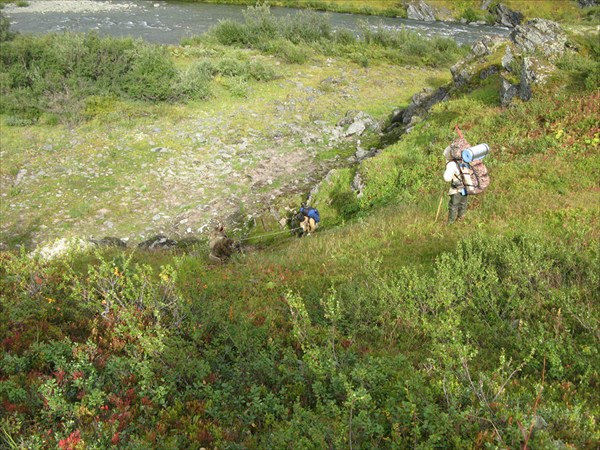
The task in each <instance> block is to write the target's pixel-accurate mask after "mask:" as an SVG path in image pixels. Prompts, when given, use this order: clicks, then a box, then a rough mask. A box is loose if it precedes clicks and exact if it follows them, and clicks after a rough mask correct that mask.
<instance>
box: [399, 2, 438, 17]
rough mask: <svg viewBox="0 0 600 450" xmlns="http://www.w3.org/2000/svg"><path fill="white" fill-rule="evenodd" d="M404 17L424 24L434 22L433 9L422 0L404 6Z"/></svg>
mask: <svg viewBox="0 0 600 450" xmlns="http://www.w3.org/2000/svg"><path fill="white" fill-rule="evenodd" d="M406 17H408V18H409V19H412V20H421V21H424V22H433V21H435V13H434V12H433V9H432V8H431V6H429V5H428V4H427V3H425V2H424V1H423V0H418V1H411V2H409V3H408V5H406Z"/></svg>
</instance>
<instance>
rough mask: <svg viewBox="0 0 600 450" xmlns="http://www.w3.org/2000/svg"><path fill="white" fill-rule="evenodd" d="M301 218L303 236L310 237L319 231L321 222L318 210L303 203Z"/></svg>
mask: <svg viewBox="0 0 600 450" xmlns="http://www.w3.org/2000/svg"><path fill="white" fill-rule="evenodd" d="M300 217H301V221H300V228H301V230H302V232H301V236H303V235H309V234H310V233H312V232H314V231H316V230H317V227H318V226H319V222H320V221H321V218H320V216H319V211H318V210H317V208H312V207H307V206H306V204H304V203H302V205H301V206H300Z"/></svg>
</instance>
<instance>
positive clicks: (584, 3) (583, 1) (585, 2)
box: [577, 0, 600, 8]
mask: <svg viewBox="0 0 600 450" xmlns="http://www.w3.org/2000/svg"><path fill="white" fill-rule="evenodd" d="M577 3H578V4H579V7H580V8H591V7H592V6H596V5H600V1H598V0H577Z"/></svg>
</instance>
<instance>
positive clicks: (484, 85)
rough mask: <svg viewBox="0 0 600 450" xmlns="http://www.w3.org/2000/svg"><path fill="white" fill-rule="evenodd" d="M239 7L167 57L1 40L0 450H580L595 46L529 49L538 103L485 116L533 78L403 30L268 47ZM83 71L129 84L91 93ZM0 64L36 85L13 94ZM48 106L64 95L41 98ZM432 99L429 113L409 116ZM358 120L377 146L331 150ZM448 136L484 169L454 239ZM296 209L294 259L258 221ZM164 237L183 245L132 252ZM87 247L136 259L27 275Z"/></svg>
mask: <svg viewBox="0 0 600 450" xmlns="http://www.w3.org/2000/svg"><path fill="white" fill-rule="evenodd" d="M253 11H254V12H256V16H254V19H256V20H254V19H252V18H250V19H249V20H248V22H247V23H246V24H245V25H244V26H242V25H232V24H225V25H221V27H222V28H220V29H218V30H217V31H216V32H215V33H214V34H213V35H211V36H209V37H207V38H206V39H197V40H190V41H189V42H187V43H185V44H186V46H181V47H170V48H168V50H167V52H165V53H158V52H156V50H155V49H154V48H146V47H142V48H138V47H135V45H134V44H133V43H131V42H127V41H119V40H101V39H97V38H96V37H93V36H92V37H88V38H82V37H77V36H65V37H64V40H57V41H52V40H51V39H53V38H41V39H40V40H35V39H34V40H27V39H23V40H20V39H15V40H14V41H7V42H6V43H3V44H2V45H3V47H2V50H3V51H2V52H0V55H3V56H2V58H3V59H2V64H3V65H2V66H0V68H2V71H1V72H2V80H4V81H3V83H4V84H2V85H1V87H2V89H4V90H3V93H4V94H5V95H4V96H3V97H2V103H1V104H0V107H1V108H3V109H2V110H1V111H2V117H1V118H2V123H3V124H2V167H1V170H0V176H1V179H2V188H1V189H2V190H1V193H2V197H1V198H2V204H1V205H0V208H1V212H2V240H3V243H4V244H5V245H4V246H5V248H4V249H2V251H1V252H0V273H1V278H0V314H1V316H2V320H0V341H1V350H2V353H1V357H0V402H1V404H2V408H0V442H2V443H3V445H4V446H6V447H8V448H12V449H19V448H40V449H45V448H57V447H58V448H61V449H75V448H110V447H116V448H128V449H142V448H144V449H145V448H166V449H180V448H197V449H200V448H211V449H213V448H214V449H223V448H230V449H234V448H256V449H265V448H266V449H281V448H294V449H296V448H302V449H304V448H306V449H309V448H361V449H372V448H434V447H435V448H457V449H460V448H489V447H493V448H526V449H537V448H540V449H541V448H544V449H545V448H578V449H579V448H582V449H583V448H594V447H595V445H596V443H597V442H598V441H599V440H600V433H599V431H598V426H597V420H598V414H599V413H600V408H599V405H600V403H599V400H600V398H599V396H598V392H600V391H599V389H598V385H599V374H598V367H600V364H599V363H600V358H599V354H598V348H599V346H598V344H599V340H600V332H599V330H600V328H599V325H600V311H599V309H598V300H599V298H600V296H599V294H600V292H599V286H600V279H599V275H598V273H600V271H598V270H597V269H598V263H599V260H598V258H599V246H598V243H599V238H600V236H599V232H598V230H599V226H598V225H599V220H600V210H599V207H598V206H599V204H600V186H599V183H598V181H599V180H600V177H599V175H600V158H599V153H598V148H599V144H600V127H599V124H598V118H599V104H600V93H599V91H598V74H599V66H598V53H599V48H598V44H597V35H595V34H593V35H589V36H586V35H584V36H581V35H575V34H569V35H568V36H567V37H568V45H565V49H566V51H565V53H564V54H562V55H561V56H552V58H549V59H547V58H545V57H542V56H540V54H541V52H540V51H539V50H540V49H538V52H537V53H536V54H535V59H536V61H535V62H536V66H535V67H536V70H540V71H537V72H535V73H537V74H538V75H539V74H541V73H542V72H541V70H542V69H543V71H544V72H543V73H544V74H545V76H544V77H543V78H544V80H543V82H540V81H539V79H538V80H537V81H536V82H535V83H532V84H531V86H529V87H530V88H531V97H530V98H529V99H528V100H527V101H523V100H521V99H520V98H519V95H523V92H522V91H520V92H519V94H518V95H517V96H515V97H514V98H513V99H511V100H510V101H509V102H507V104H503V101H504V100H505V98H504V97H503V95H502V93H503V92H505V90H504V89H503V85H504V81H506V82H512V83H515V84H514V85H517V84H521V81H520V80H523V79H527V77H528V76H527V75H524V73H525V74H527V73H530V72H529V69H530V68H531V67H530V65H529V64H530V63H531V62H532V60H533V56H531V55H525V56H522V55H518V54H517V52H516V50H517V47H516V46H513V45H512V44H506V43H498V44H497V46H493V45H490V47H486V49H488V50H489V51H490V53H489V54H485V53H484V54H483V56H481V57H477V58H474V59H469V58H473V52H469V50H468V49H458V48H456V47H455V46H453V45H452V44H451V43H449V42H447V41H444V40H438V41H436V42H434V43H425V42H423V41H422V40H421V39H419V38H417V37H415V36H413V35H410V34H407V33H401V34H400V35H394V34H387V33H380V34H373V35H370V36H367V38H366V39H365V41H364V42H363V41H352V40H350V37H349V36H340V35H337V37H333V38H329V37H327V36H324V34H325V35H326V34H327V33H326V31H327V30H326V29H325V33H323V30H324V28H323V27H314V26H312V25H314V22H311V21H310V20H309V21H307V22H303V23H302V26H299V27H297V28H296V29H295V30H296V32H298V33H300V32H302V31H304V34H302V35H303V36H304V38H303V39H298V40H296V41H295V42H294V41H292V40H289V39H288V38H284V37H281V38H280V39H277V40H276V43H277V45H275V46H274V45H273V44H271V43H272V42H273V40H272V39H271V40H267V39H264V36H263V35H261V34H260V33H261V31H260V30H265V29H267V30H271V31H273V32H274V33H277V32H280V31H281V29H284V30H288V29H289V27H288V26H289V24H283V26H282V24H281V23H277V22H276V21H275V22H273V21H272V18H270V16H269V15H268V14H267V15H265V14H266V11H265V10H264V9H260V8H259V9H257V10H253ZM257 24H259V25H261V26H260V27H254V25H257ZM265 24H266V25H268V26H263V25H265ZM311 24H312V25H311ZM321 25H322V24H321ZM271 26H272V27H273V28H270V27H271ZM279 27H281V28H279ZM315 29H319V30H321V31H320V32H319V33H321V34H319V38H318V39H314V40H311V39H310V38H309V37H308V36H315V35H314V34H311V33H308V32H307V30H310V31H311V32H315ZM240 36H242V37H243V38H244V39H246V40H245V41H244V42H238V41H236V40H237V39H240ZM226 42H228V43H226ZM49 43H51V44H53V45H48V44H49ZM495 45H496V44H495ZM477 48H479V47H476V49H477ZM507 48H510V49H512V50H510V52H514V56H515V59H514V61H510V60H508V58H507V57H506V55H507V54H508V52H509V51H508V50H507ZM81 49H101V50H102V51H90V52H89V53H86V52H85V51H82V50H81ZM417 49H420V50H417ZM573 49H577V50H576V51H575V50H573ZM21 50H26V51H23V52H22V53H21ZM438 52H439V53H438ZM98 54H101V55H103V57H106V58H109V57H110V58H112V59H107V60H110V61H111V64H112V66H111V68H112V69H115V68H120V69H121V68H122V69H123V73H125V76H124V79H125V81H122V80H121V79H119V78H112V73H113V72H115V70H113V71H111V73H110V74H103V73H98V72H93V73H95V78H94V84H93V83H91V82H90V84H86V83H87V81H86V80H89V79H91V78H89V77H88V74H89V70H90V69H89V65H87V63H88V62H89V60H87V59H86V58H87V57H88V55H98ZM132 54H133V55H136V57H135V58H132V59H127V58H128V57H130V56H131V55H132ZM432 54H435V55H436V57H435V58H432V57H431V55H432ZM12 55H17V56H18V57H19V58H28V57H31V59H30V60H28V61H30V62H31V64H30V65H28V66H27V67H28V68H31V67H36V70H32V71H31V73H34V74H39V73H42V72H43V71H46V72H44V73H46V74H47V76H46V77H37V78H36V76H33V75H32V76H31V77H30V78H28V79H27V82H28V83H29V84H27V83H22V84H21V85H20V90H19V91H18V92H17V93H18V94H19V96H18V97H17V96H16V94H15V91H16V89H15V88H14V86H17V85H18V82H22V81H23V78H19V77H17V76H16V74H15V72H13V71H10V70H7V68H8V69H10V68H11V67H13V64H16V63H14V61H23V60H22V59H19V58H14V59H11V58H12V57H13V56H12ZM31 55H34V56H31ZM74 55H77V58H74ZM528 58H530V59H528ZM75 59H77V60H78V61H82V63H81V64H80V65H75V67H74V69H72V70H73V77H72V78H69V76H70V74H69V72H68V71H65V70H64V69H62V68H63V65H62V64H64V61H69V62H71V61H73V60H75ZM459 60H463V61H470V63H469V64H464V63H461V64H459V65H455V63H456V62H457V61H459ZM140 61H141V62H140ZM147 61H152V62H153V64H152V65H148V64H146V63H147ZM39 62H43V64H42V63H39ZM169 62H171V63H172V65H171V64H169ZM9 63H10V64H9ZM35 63H39V64H38V65H37V66H36V65H35ZM537 64H539V65H537ZM151 66H154V67H155V66H159V67H160V68H161V70H160V71H153V70H151ZM19 67H22V66H19ZM71 67H72V66H71ZM131 67H132V68H133V69H132V70H131V72H127V71H126V69H130V68H131ZM450 67H454V69H453V70H452V72H451V71H450V70H449V69H450ZM457 67H460V68H461V69H462V70H457V69H456V68H457ZM139 68H141V69H140V70H138V69H139ZM55 69H57V70H55ZM492 69H493V70H492ZM117 72H119V71H117ZM19 73H20V72H19ZM163 73H167V75H168V78H165V77H163ZM185 74H187V75H185ZM252 74H254V75H252ZM465 74H467V75H465ZM482 74H485V76H482ZM200 75H201V76H200ZM11 77H12V78H11ZM74 79H76V80H78V81H77V83H75V82H73V80H74ZM167 79H168V80H171V83H172V82H173V80H176V81H177V82H176V83H174V85H173V84H170V83H166V81H165V80H167ZM6 80H12V81H13V83H14V84H13V85H11V86H13V87H12V88H10V89H9V88H7V86H8V85H9V84H8V83H7V82H6ZM132 80H133V81H136V82H139V81H140V80H143V81H144V82H145V84H144V88H143V89H141V88H137V86H139V84H134V83H132ZM193 80H195V81H196V83H193ZM198 80H200V81H198ZM55 83H56V84H55ZM120 83H123V84H120ZM509 84H510V83H509ZM98 85H101V86H102V88H103V89H104V90H100V91H93V89H96V88H97V86H98ZM167 85H168V86H167ZM26 86H30V87H32V89H31V90H29V91H28V90H27V89H26ZM56 86H68V87H69V89H67V90H62V91H61V90H57V91H56V92H58V93H62V94H63V95H64V94H65V93H67V92H68V93H69V94H70V96H69V97H68V98H65V97H59V96H57V95H55V96H48V95H47V93H48V90H49V89H50V88H56ZM182 86H185V88H182ZM449 86H450V87H449ZM41 87H43V89H42V88H41ZM167 88H168V89H167ZM440 88H443V89H447V90H448V93H449V94H448V98H447V99H446V100H445V101H442V102H440V103H437V104H434V105H432V106H431V108H429V109H428V110H427V111H420V112H419V114H418V115H414V116H411V117H410V119H409V118H408V117H407V116H406V111H408V110H411V105H414V104H415V101H416V100H415V98H417V99H421V100H423V99H427V98H429V96H430V95H432V94H434V93H435V92H439V91H438V89H440ZM90 92H92V96H90V97H85V96H83V95H89V94H90ZM207 92H210V95H206V93H207ZM190 93H193V94H194V95H195V96H194V95H192V94H190ZM414 94H418V95H417V96H416V97H414ZM79 95H82V97H79ZM160 96H163V97H162V99H158V100H157V98H158V97H160ZM150 97H156V98H150ZM15 98H18V99H20V100H21V101H18V102H17V101H14V99H15ZM40 99H42V100H40ZM417 110H418V108H417ZM352 111H362V112H364V113H366V114H368V115H369V116H370V117H371V118H372V119H373V120H374V121H375V122H376V123H377V124H379V127H375V128H373V129H372V130H370V131H369V129H365V131H364V133H363V134H362V135H361V136H357V135H355V134H346V132H347V131H348V128H349V126H351V125H354V124H356V123H357V121H356V119H355V118H356V115H355V113H352ZM348 112H351V113H350V114H347V113H348ZM405 117H406V118H407V123H404V122H403V121H402V120H401V119H403V118H405ZM345 119H346V120H345ZM369 123H370V122H368V123H367V125H368V124H369ZM456 126H458V127H460V129H461V130H462V132H463V133H464V135H465V137H466V138H467V139H468V141H469V142H471V143H472V144H476V143H482V142H485V143H487V144H488V145H489V146H490V148H491V154H490V155H489V156H487V157H486V159H485V163H486V165H487V167H488V168H489V170H490V176H491V184H490V187H489V188H488V190H486V191H485V192H484V193H482V194H478V195H477V196H473V197H472V198H471V199H470V201H469V209H468V213H467V216H466V217H465V220H464V221H463V222H461V223H458V224H454V225H451V226H448V225H446V223H445V222H446V220H445V219H446V215H447V209H446V208H447V206H446V204H447V195H446V193H447V190H448V185H447V183H445V182H444V181H443V180H442V173H443V171H444V168H445V160H444V158H443V156H442V151H443V150H444V148H445V147H446V146H447V145H448V144H449V143H450V142H451V141H452V140H453V139H454V138H455V137H456V132H455V127H456ZM366 128H368V127H366ZM371 149H374V151H373V152H372V154H370V155H369V157H367V158H365V159H361V158H357V155H360V154H361V150H365V151H367V152H368V151H369V150H371ZM357 159H361V160H360V161H357ZM217 161H220V162H217ZM324 175H326V176H325V177H324V178H323V176H324ZM357 184H359V185H360V188H357ZM316 186H318V188H317V189H313V188H314V187H316ZM311 190H312V192H311ZM309 192H310V200H311V203H312V204H313V205H315V206H317V207H318V208H319V210H320V212H321V216H322V221H321V224H320V228H319V230H318V231H317V232H316V233H313V234H311V235H310V236H307V237H303V238H297V237H295V236H292V235H291V233H290V230H289V229H288V228H285V229H281V228H279V225H278V223H277V220H278V218H282V217H285V216H286V214H290V211H289V208H296V207H297V206H299V203H300V201H302V200H305V199H306V198H307V196H308V195H309ZM240 199H243V200H244V202H240ZM265 203H268V205H269V206H268V207H267V210H266V211H262V212H260V214H256V215H254V216H252V214H253V213H255V212H256V211H255V210H256V209H260V207H261V205H263V204H265ZM204 205H210V206H211V208H212V209H206V210H205V209H203V207H204ZM240 205H243V207H240ZM440 205H441V206H440ZM102 209H104V211H101V210H102ZM212 212H214V213H215V214H214V215H213V214H212ZM249 216H252V217H253V218H254V219H253V220H252V221H250V222H251V223H246V222H245V219H247V218H248V217H249ZM216 220H222V221H226V222H227V223H231V224H237V225H238V226H239V227H240V228H239V230H231V232H232V236H233V237H234V238H235V239H237V240H239V241H240V242H241V243H242V244H243V245H242V248H243V252H241V253H238V254H236V255H234V256H233V257H232V258H231V259H230V260H229V261H228V262H227V263H225V264H222V265H215V264H214V263H212V262H211V261H210V260H209V259H208V256H207V254H208V248H207V245H206V242H205V239H204V237H203V235H202V233H201V232H200V230H199V229H200V228H202V227H203V226H205V225H206V224H211V223H214V222H215V221H216ZM232 226H233V225H232ZM188 228H190V229H191V230H192V231H191V232H188V231H187V229H188ZM159 232H165V233H166V234H168V235H169V236H171V237H176V238H177V239H178V240H182V241H183V240H185V238H186V236H189V237H191V238H195V239H190V240H189V241H188V242H187V245H186V246H185V248H184V247H183V246H180V247H175V248H172V249H170V250H154V251H150V250H143V249H140V248H137V244H138V243H139V242H140V241H142V240H143V239H145V238H146V237H148V236H151V235H152V234H155V233H159ZM105 233H107V234H110V235H111V236H118V237H119V239H122V238H125V237H126V238H129V239H128V240H127V245H128V248H125V249H123V248H120V247H109V246H108V247H107V246H98V247H94V248H92V249H90V248H84V249H77V248H71V251H70V252H67V253H64V254H62V255H60V256H56V257H54V258H40V257H36V256H35V255H32V254H31V253H30V251H31V250H33V248H34V245H35V244H36V243H39V244H47V243H49V242H51V241H52V240H53V239H55V238H59V237H68V236H71V237H74V238H87V237H88V236H89V235H90V234H92V235H93V237H95V238H100V237H102V236H104V234H105ZM79 242H81V241H79Z"/></svg>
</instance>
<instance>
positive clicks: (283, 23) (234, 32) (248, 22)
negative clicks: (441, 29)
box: [205, 4, 467, 67]
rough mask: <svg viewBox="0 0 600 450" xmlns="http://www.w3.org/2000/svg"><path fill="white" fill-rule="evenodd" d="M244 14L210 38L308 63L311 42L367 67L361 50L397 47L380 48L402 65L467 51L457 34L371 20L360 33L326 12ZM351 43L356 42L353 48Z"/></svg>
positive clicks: (437, 61) (441, 60)
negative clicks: (425, 34) (335, 25)
mask: <svg viewBox="0 0 600 450" xmlns="http://www.w3.org/2000/svg"><path fill="white" fill-rule="evenodd" d="M244 19H245V21H244V23H238V22H234V21H230V20H227V21H223V22H220V23H219V24H218V25H216V26H215V27H214V28H212V29H211V30H210V31H209V32H208V33H207V35H206V37H205V39H207V40H215V41H217V42H218V43H220V44H222V45H238V46H241V47H250V48H255V49H258V50H261V51H265V52H267V53H269V54H274V55H277V56H283V59H285V60H286V61H287V62H291V63H303V62H305V61H306V59H307V57H308V55H307V53H306V51H305V50H304V49H305V48H307V47H310V48H311V49H313V50H314V51H319V52H322V53H325V54H327V55H336V56H344V55H348V54H351V55H353V56H352V58H353V59H354V60H356V61H357V62H359V63H360V64H361V65H363V66H365V67H366V66H368V60H367V59H366V58H365V57H364V56H363V57H357V56H356V55H365V54H367V53H371V54H372V52H374V51H377V49H378V48H381V49H388V50H394V51H393V52H385V51H384V52H380V53H381V55H383V56H384V57H387V58H390V59H392V60H394V61H398V62H400V63H402V64H411V65H412V64H415V65H428V66H432V67H440V66H447V65H450V64H452V63H454V62H456V60H457V59H458V58H459V57H460V56H462V55H464V54H465V53H466V51H467V50H466V49H463V48H461V47H460V46H458V44H456V42H455V41H454V40H452V39H445V38H436V39H434V40H428V39H426V38H422V37H421V36H419V35H418V34H417V33H413V32H409V31H407V30H404V29H403V30H400V31H393V30H387V29H385V28H382V27H378V28H376V29H373V28H372V27H371V26H370V25H369V24H368V23H364V24H362V26H361V31H360V33H359V34H358V36H356V35H355V34H354V33H352V32H351V31H348V30H338V31H335V32H334V31H333V30H332V27H331V25H330V23H329V21H328V19H327V18H326V16H322V15H318V14H315V13H314V12H310V11H302V12H299V13H297V14H295V15H294V16H289V15H288V16H285V17H283V18H277V17H275V16H273V15H272V14H271V11H270V8H269V7H268V6H267V5H266V4H261V5H258V6H255V7H249V8H248V9H247V10H246V12H245V14H244ZM348 46H351V47H353V48H352V49H351V51H349V49H348Z"/></svg>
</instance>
